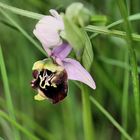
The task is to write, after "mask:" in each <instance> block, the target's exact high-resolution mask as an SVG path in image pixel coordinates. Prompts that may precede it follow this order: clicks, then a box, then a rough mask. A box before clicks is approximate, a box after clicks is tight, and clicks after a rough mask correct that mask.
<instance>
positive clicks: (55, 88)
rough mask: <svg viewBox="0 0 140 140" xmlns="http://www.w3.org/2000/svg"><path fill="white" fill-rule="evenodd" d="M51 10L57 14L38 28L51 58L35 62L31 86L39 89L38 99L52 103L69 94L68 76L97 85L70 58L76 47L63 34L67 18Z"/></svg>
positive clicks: (40, 38)
mask: <svg viewBox="0 0 140 140" xmlns="http://www.w3.org/2000/svg"><path fill="white" fill-rule="evenodd" d="M51 13H53V14H52V15H53V16H54V17H51V16H45V17H44V18H42V19H41V20H40V21H39V22H38V23H37V25H36V29H35V30H34V34H35V36H36V37H37V38H38V39H39V40H40V42H41V43H42V45H43V48H44V49H45V50H46V52H47V54H48V56H49V58H47V59H44V60H40V61H37V62H35V63H34V65H33V69H32V70H33V78H34V79H33V81H32V82H31V86H32V87H33V88H35V89H36V90H37V91H38V94H37V95H36V96H35V99H36V100H44V99H50V100H51V101H52V103H58V102H59V101H61V100H63V99H64V98H65V97H66V96H67V92H68V80H76V81H80V82H82V83H84V84H86V85H88V86H89V87H91V88H92V89H95V88H96V85H95V82H94V80H93V78H92V77H91V75H90V74H89V72H87V71H86V69H85V68H84V67H83V66H82V65H81V64H80V63H79V62H78V61H76V60H75V59H72V58H68V55H69V53H70V52H71V51H72V47H71V46H70V45H69V44H68V43H67V42H66V41H65V42H64V41H63V40H62V39H61V38H60V35H59V33H60V31H62V30H64V25H63V20H62V18H61V17H60V15H59V14H58V13H57V12H56V11H55V10H51ZM53 35H54V36H53Z"/></svg>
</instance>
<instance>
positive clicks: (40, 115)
mask: <svg viewBox="0 0 140 140" xmlns="http://www.w3.org/2000/svg"><path fill="white" fill-rule="evenodd" d="M0 2H4V3H6V4H9V5H12V6H15V7H18V8H21V9H25V10H29V11H33V12H36V13H40V14H44V15H46V14H49V12H48V11H49V9H52V8H54V9H56V10H58V11H59V12H64V11H65V9H66V7H67V6H68V5H70V4H71V3H73V2H75V0H65V1H62V0H28V1H25V0H12V1H10V0H9V1H8V0H1V1H0ZM81 2H82V3H84V5H85V6H86V7H88V9H90V10H91V11H92V12H93V14H99V15H106V16H107V17H108V22H107V25H108V24H110V23H112V22H114V21H117V20H119V19H121V15H120V11H119V8H118V5H117V2H116V1H115V0H95V1H93V0H85V1H84V0H83V1H81ZM126 5H127V6H128V11H129V14H130V15H132V14H135V13H138V12H140V10H139V9H140V1H139V0H133V1H130V0H128V1H127V3H126ZM6 12H7V11H6ZM8 14H9V15H10V16H11V17H12V18H13V19H14V20H15V21H16V22H17V23H18V24H19V25H20V26H21V27H22V28H23V29H24V30H25V31H26V32H28V34H29V35H30V36H32V37H33V38H34V39H35V40H36V38H35V37H34V35H33V33H32V31H33V29H34V27H35V24H36V23H37V20H34V19H30V18H27V17H23V16H19V15H15V14H13V13H12V12H8ZM139 22H140V21H139V20H137V21H134V22H132V29H133V32H136V33H138V34H139V33H140V28H139ZM93 24H94V23H93ZM113 29H118V30H123V26H122V24H120V25H117V26H115V27H113ZM89 35H91V33H89ZM36 41H37V40H36ZM91 41H92V45H93V51H94V61H93V65H92V68H91V69H92V70H91V74H92V75H93V77H94V79H95V81H96V86H97V89H96V90H95V91H93V90H91V89H88V90H89V91H88V92H89V93H90V95H91V96H94V98H95V99H96V100H98V101H99V103H100V104H101V105H102V106H103V107H104V108H105V109H106V110H107V111H108V112H109V113H110V114H111V115H112V116H113V117H114V119H115V120H116V121H117V122H118V123H119V124H120V125H122V124H123V123H124V122H125V121H126V123H125V124H127V130H126V131H127V132H128V133H129V134H130V135H131V136H132V137H133V136H134V135H135V130H136V120H135V107H134V106H135V101H134V95H133V89H132V78H131V76H129V75H130V71H128V69H127V68H126V67H125V66H126V65H125V63H126V62H127V61H128V59H127V54H128V52H127V43H126V42H125V40H124V39H121V38H117V37H114V36H108V35H98V36H96V37H94V38H92V39H91ZM38 43H39V42H38ZM0 44H1V46H2V51H3V55H4V61H5V66H6V71H7V76H8V82H9V88H10V94H11V97H12V101H13V106H14V111H15V114H16V118H17V122H18V123H19V124H20V125H21V126H23V127H24V128H25V129H26V130H28V131H29V132H30V133H31V134H33V135H35V136H36V137H38V138H39V139H41V140H84V130H83V122H82V111H83V110H82V99H81V90H80V88H79V87H78V86H77V84H75V82H73V81H69V93H68V96H67V98H66V99H65V100H64V101H62V102H61V103H59V104H56V105H53V104H51V103H50V102H48V101H46V100H45V101H42V102H38V101H35V100H34V95H35V94H36V91H34V90H33V89H31V87H30V81H31V80H32V65H33V63H34V62H35V61H37V60H40V59H43V58H45V57H44V55H43V54H42V53H40V52H39V51H38V50H37V49H36V48H35V46H34V45H33V44H32V43H31V42H30V41H29V40H27V38H25V37H24V36H23V34H21V32H19V31H18V30H17V29H16V28H15V27H14V25H12V24H11V23H10V22H9V20H8V19H6V18H5V17H4V16H3V15H2V14H1V13H0ZM133 47H134V48H135V50H136V56H137V60H138V64H140V42H134V43H133ZM0 61H1V60H0ZM127 85H128V88H127ZM127 89H128V92H127ZM125 90H126V92H125ZM124 93H128V95H126V96H125V95H124ZM124 96H125V97H124ZM127 96H128V101H127V102H128V106H126V108H123V107H122V103H123V100H124V98H125V99H126V98H127ZM91 108H92V119H93V126H94V135H95V140H112V139H113V140H119V139H121V137H122V135H121V133H120V132H119V131H118V130H117V129H116V128H115V127H114V125H113V124H112V123H111V122H110V121H109V120H108V119H107V118H106V117H105V116H104V115H103V114H102V112H101V111H100V110H99V109H98V108H97V107H96V106H95V105H94V104H92V103H91ZM0 109H1V110H3V111H5V112H6V113H7V110H8V109H7V102H6V98H5V92H4V86H3V81H2V75H0ZM125 111H127V120H123V117H124V116H123V114H124V112H125ZM13 126H15V125H13V123H10V121H8V119H5V118H4V117H1V116H0V137H2V138H3V139H4V140H14V139H13V138H14V136H13V131H14V130H13ZM19 135H20V136H19V137H20V138H21V139H22V140H31V138H30V137H28V134H27V135H25V133H23V132H22V131H19Z"/></svg>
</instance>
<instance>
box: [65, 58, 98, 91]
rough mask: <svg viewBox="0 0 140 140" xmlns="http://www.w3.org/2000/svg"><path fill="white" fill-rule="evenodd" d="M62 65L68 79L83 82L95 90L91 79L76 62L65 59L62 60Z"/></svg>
mask: <svg viewBox="0 0 140 140" xmlns="http://www.w3.org/2000/svg"><path fill="white" fill-rule="evenodd" d="M63 65H64V67H65V69H66V71H67V74H68V79H71V80H77V81H80V82H83V83H85V84H87V85H88V86H90V87H91V88H93V89H95V88H96V85H95V82H94V80H93V78H92V77H91V75H90V74H89V72H87V71H86V69H85V68H84V67H83V66H82V65H81V64H80V63H79V62H78V61H76V60H74V59H71V58H66V59H64V60H63Z"/></svg>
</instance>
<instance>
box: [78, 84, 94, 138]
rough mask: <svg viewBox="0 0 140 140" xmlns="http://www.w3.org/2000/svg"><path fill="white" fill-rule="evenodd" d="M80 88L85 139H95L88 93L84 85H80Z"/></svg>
mask: <svg viewBox="0 0 140 140" xmlns="http://www.w3.org/2000/svg"><path fill="white" fill-rule="evenodd" d="M81 90H82V103H83V125H84V136H85V140H95V134H94V129H93V122H92V113H91V105H90V100H89V93H88V91H87V87H86V86H85V85H82V87H81Z"/></svg>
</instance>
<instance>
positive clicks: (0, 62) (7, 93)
mask: <svg viewBox="0 0 140 140" xmlns="http://www.w3.org/2000/svg"><path fill="white" fill-rule="evenodd" d="M0 70H1V74H2V79H3V85H4V91H5V98H6V104H7V110H8V112H9V115H10V117H11V118H12V119H13V120H15V121H16V117H15V112H14V106H13V103H12V98H11V94H10V88H9V83H8V76H7V73H6V67H5V62H4V58H3V53H2V48H1V46H0ZM13 134H14V137H15V140H20V135H19V132H18V131H17V130H16V129H15V128H14V127H13Z"/></svg>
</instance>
